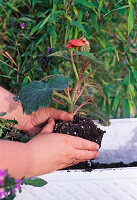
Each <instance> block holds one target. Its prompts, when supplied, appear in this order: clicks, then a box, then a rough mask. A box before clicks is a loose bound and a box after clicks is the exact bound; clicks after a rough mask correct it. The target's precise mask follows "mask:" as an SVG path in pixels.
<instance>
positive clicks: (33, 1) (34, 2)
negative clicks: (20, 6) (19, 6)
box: [32, 0, 37, 8]
mask: <svg viewBox="0 0 137 200" xmlns="http://www.w3.org/2000/svg"><path fill="white" fill-rule="evenodd" d="M36 3H37V0H32V7H33V8H34V6H35V4H36Z"/></svg>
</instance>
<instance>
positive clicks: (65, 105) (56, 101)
mask: <svg viewBox="0 0 137 200" xmlns="http://www.w3.org/2000/svg"><path fill="white" fill-rule="evenodd" d="M52 99H53V101H55V102H57V103H59V104H62V105H64V106H66V104H65V103H63V102H61V101H59V100H57V99H55V98H53V97H52Z"/></svg>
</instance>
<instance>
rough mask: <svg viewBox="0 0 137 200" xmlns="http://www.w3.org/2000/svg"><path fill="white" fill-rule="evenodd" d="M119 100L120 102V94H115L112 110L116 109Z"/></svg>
mask: <svg viewBox="0 0 137 200" xmlns="http://www.w3.org/2000/svg"><path fill="white" fill-rule="evenodd" d="M119 102H120V95H119V94H117V95H116V96H115V99H114V111H116V110H117V108H118V105H119Z"/></svg>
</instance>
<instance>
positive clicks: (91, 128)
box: [53, 115, 137, 171]
mask: <svg viewBox="0 0 137 200" xmlns="http://www.w3.org/2000/svg"><path fill="white" fill-rule="evenodd" d="M53 132H54V133H64V134H68V135H72V136H77V137H81V138H84V139H87V140H90V141H93V142H96V143H98V144H99V146H100V147H101V141H102V138H103V135H104V133H105V131H103V130H101V129H100V128H98V127H97V126H96V125H95V124H94V122H93V121H92V120H91V119H90V118H82V117H80V116H79V115H76V116H74V119H73V121H69V122H64V121H60V120H56V122H55V127H54V130H53ZM120 167H137V162H132V163H129V164H124V163H123V162H119V163H111V164H106V163H95V162H93V161H86V162H82V163H79V164H77V165H73V166H71V167H68V168H67V170H70V169H83V170H84V171H91V170H93V169H104V168H120Z"/></svg>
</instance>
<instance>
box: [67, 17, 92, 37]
mask: <svg viewBox="0 0 137 200" xmlns="http://www.w3.org/2000/svg"><path fill="white" fill-rule="evenodd" d="M71 23H72V25H73V26H76V27H78V28H79V29H80V30H81V32H82V33H83V35H85V36H86V38H87V39H88V35H87V33H86V31H85V29H84V27H83V25H82V24H80V23H79V22H78V21H75V20H72V21H71Z"/></svg>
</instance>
